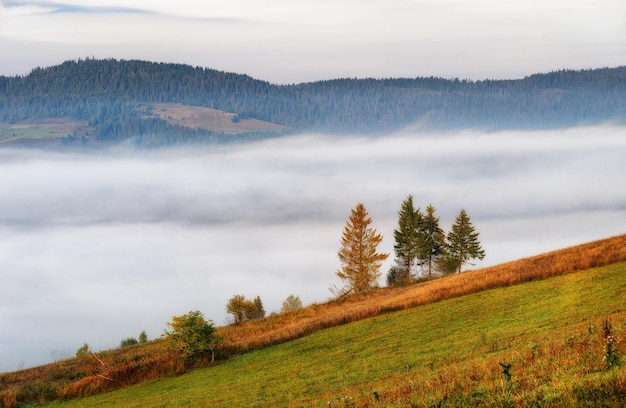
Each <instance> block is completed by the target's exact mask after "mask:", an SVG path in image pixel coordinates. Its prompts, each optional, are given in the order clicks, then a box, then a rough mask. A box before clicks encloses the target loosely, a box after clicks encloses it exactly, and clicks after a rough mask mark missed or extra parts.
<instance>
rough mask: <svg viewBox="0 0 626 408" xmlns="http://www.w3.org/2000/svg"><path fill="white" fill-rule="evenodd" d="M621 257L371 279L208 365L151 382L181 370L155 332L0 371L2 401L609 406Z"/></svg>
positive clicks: (622, 242)
mask: <svg viewBox="0 0 626 408" xmlns="http://www.w3.org/2000/svg"><path fill="white" fill-rule="evenodd" d="M624 261H626V235H622V236H618V237H613V238H609V239H605V240H600V241H594V242H590V243H588V244H584V245H579V246H575V247H571V248H566V249H563V250H559V251H553V252H550V253H546V254H542V255H538V256H535V257H530V258H525V259H521V260H519V261H515V262H511V263H507V264H503V265H500V266H496V267H492V268H486V269H482V270H477V271H473V272H467V273H463V274H460V275H452V276H447V277H443V278H439V279H435V280H431V281H427V282H422V283H418V284H414V285H409V286H406V287H401V288H388V289H379V290H376V291H373V292H372V293H370V294H368V295H365V296H362V297H360V298H350V299H347V300H342V301H340V300H335V301H330V302H327V303H325V304H316V305H312V306H309V307H307V308H304V309H302V310H300V311H297V312H292V313H285V314H278V315H274V316H270V317H268V318H266V319H261V320H257V321H251V322H248V323H246V324H241V325H231V326H224V327H221V328H219V334H220V335H221V336H223V337H224V339H225V342H224V344H225V346H224V347H223V348H222V350H220V354H221V355H220V357H221V358H222V361H221V362H220V363H219V364H217V365H216V366H213V367H208V368H202V369H197V370H195V371H189V372H187V373H185V374H183V375H180V376H176V377H170V378H160V377H169V376H173V375H177V374H182V373H184V372H185V371H186V369H187V368H189V367H187V368H186V367H184V365H183V364H182V363H181V362H180V361H179V360H178V359H176V356H175V355H174V354H173V353H172V352H171V351H169V350H167V349H166V348H165V347H164V344H163V342H162V341H154V342H150V343H148V344H145V345H138V346H132V347H128V348H123V349H118V350H111V351H108V352H102V353H96V354H93V355H87V356H82V357H81V358H75V359H70V360H66V361H61V362H58V363H56V364H52V365H48V366H43V367H39V368H36V369H31V370H24V371H20V372H16V373H8V374H4V375H1V376H0V401H2V402H3V403H4V406H6V407H13V406H15V405H17V404H18V403H26V402H29V401H30V402H33V401H39V402H45V401H49V400H51V399H61V400H68V401H65V402H55V403H53V404H52V405H51V406H70V407H73V406H128V407H134V406H206V405H211V406H242V405H245V406H255V404H257V406H312V407H314V406H374V405H375V404H379V405H380V406H389V405H391V406H393V405H397V406H433V405H437V404H439V406H446V405H448V406H463V405H466V406H475V405H493V406H506V405H510V406H564V405H565V406H567V405H570V406H571V405H581V404H584V403H586V401H588V400H590V401H592V402H593V401H596V402H598V401H597V400H598V399H601V400H602V401H603V402H606V403H607V404H609V406H611V405H610V404H612V401H614V400H619V399H620V398H622V399H623V398H624V393H625V392H626V372H625V370H624V368H613V369H611V370H607V369H606V361H605V358H606V357H607V352H606V347H607V342H606V341H605V338H604V336H603V333H604V332H603V329H602V326H603V322H604V321H605V319H609V321H610V322H611V323H612V326H613V335H614V336H615V338H617V339H619V340H620V343H618V344H617V345H616V346H617V347H618V353H623V343H621V339H623V338H624V333H625V332H626V330H625V329H626V327H625V324H626V297H625V296H624V290H625V288H626V279H624V273H626V263H625V262H624ZM501 363H502V364H501ZM509 365H510V366H509ZM506 367H509V368H506ZM191 368H197V367H191ZM505 373H506V374H505ZM147 380H150V381H147ZM142 381H144V382H143V384H140V385H136V386H130V385H132V384H134V383H137V382H142ZM120 387H126V388H122V389H121V390H118V391H113V392H110V393H107V394H101V395H97V396H94V397H88V398H83V399H81V398H79V399H72V398H76V397H85V396H88V395H90V394H97V393H101V392H104V391H109V390H112V389H115V388H120ZM590 406H594V405H590ZM616 406H618V405H616Z"/></svg>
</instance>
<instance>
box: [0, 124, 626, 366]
mask: <svg viewBox="0 0 626 408" xmlns="http://www.w3.org/2000/svg"><path fill="white" fill-rule="evenodd" d="M623 135H624V128H623V127H612V126H604V127H591V128H576V129H568V130H560V131H536V132H496V133H487V134H483V133H479V132H459V133H453V134H445V135H441V134H433V135H431V134H418V135H416V134H394V135H387V136H384V137H377V138H363V137H347V136H346V137H343V138H336V137H334V138H333V137H330V136H324V135H298V136H290V137H285V138H280V139H274V140H268V141H264V142H255V143H249V144H243V145H232V146H222V147H212V148H209V147H207V148H205V149H193V150H191V149H190V150H187V149H174V150H161V151H154V152H136V151H124V150H123V149H121V150H119V151H114V152H100V153H94V154H91V155H85V154H71V153H59V152H57V153H54V152H44V151H34V150H28V151H21V150H6V149H1V150H0V197H2V199H1V200H0V273H1V274H2V275H1V276H2V285H0V372H2V371H12V370H16V369H18V368H23V367H31V366H35V365H39V364H43V363H47V362H51V361H56V360H59V359H63V358H67V357H71V356H73V355H74V354H75V353H76V350H78V348H79V347H81V346H82V345H83V344H84V343H88V344H89V345H90V346H91V348H92V349H93V350H94V351H98V350H105V349H110V348H115V347H118V346H119V344H120V341H121V340H122V339H126V338H128V337H135V338H136V337H137V336H139V334H140V333H141V331H142V330H145V331H146V333H147V334H148V337H149V338H150V339H154V338H157V337H159V336H160V335H161V334H162V333H163V331H164V330H165V329H166V328H167V326H166V323H167V322H169V321H171V318H172V316H179V315H183V314H185V313H187V312H189V311H193V310H199V311H201V312H202V313H203V314H204V315H205V317H206V318H208V319H212V320H213V321H214V322H215V324H216V325H218V326H221V325H224V324H227V323H228V320H227V318H228V316H227V313H226V311H225V306H226V303H227V301H228V299H229V298H231V297H232V296H234V295H236V294H242V295H244V296H246V297H247V298H249V299H252V298H254V297H256V296H260V297H261V299H262V301H263V304H264V306H265V310H266V311H267V313H271V312H278V311H279V310H280V308H281V305H282V302H283V301H284V300H285V299H286V298H287V297H288V296H289V295H291V294H293V295H295V296H299V297H300V299H301V300H302V302H303V304H304V305H308V304H311V303H314V302H324V301H326V300H328V299H330V298H331V297H332V292H331V291H330V288H331V287H332V286H333V285H334V286H337V287H341V286H342V282H341V281H340V280H339V279H338V278H337V277H336V276H335V272H336V271H337V270H338V269H339V268H340V266H341V265H340V263H339V260H338V257H337V251H338V250H339V247H340V240H341V234H342V231H343V227H344V226H345V223H346V220H347V219H348V217H349V215H350V210H351V209H352V208H354V207H355V206H356V204H357V203H359V202H362V203H363V204H364V205H365V207H366V209H367V210H368V212H369V214H370V216H371V217H372V227H373V228H375V229H376V230H377V231H378V232H380V233H381V234H382V235H383V241H382V243H381V244H380V246H379V248H378V249H379V251H380V252H384V253H391V254H392V255H391V256H390V257H389V258H388V260H387V261H386V263H385V264H384V265H383V268H382V270H381V273H382V276H381V279H380V281H379V283H380V284H381V285H384V282H385V276H386V273H387V272H388V270H389V268H390V267H391V265H393V258H394V256H393V243H394V242H393V230H394V229H395V228H397V222H398V219H397V213H398V211H399V210H400V206H401V204H402V201H403V200H404V199H406V197H407V196H408V195H409V194H411V195H413V196H414V203H415V205H416V206H419V207H421V208H422V210H424V209H425V207H426V206H427V205H428V204H432V205H433V206H434V207H435V208H436V209H437V212H436V215H438V216H439V217H440V225H441V227H442V228H443V229H444V231H446V232H447V231H449V230H450V227H451V225H452V223H453V221H454V218H455V217H456V216H457V215H458V213H459V212H460V210H461V209H465V210H466V212H467V214H468V215H469V216H470V218H471V220H472V222H473V224H474V225H475V227H476V230H477V231H478V232H479V234H480V235H479V239H480V241H481V243H482V246H483V248H484V249H485V252H486V257H485V259H483V260H482V261H477V262H475V263H474V265H466V267H465V269H474V268H479V267H482V266H489V265H494V264H498V263H502V262H506V261H511V260H516V259H519V258H522V257H525V256H532V255H536V254H539V253H543V252H546V251H551V250H555V249H559V248H564V247H567V246H570V245H575V244H580V243H584V242H588V241H591V240H595V239H601V238H606V237H610V236H615V235H620V234H623V233H626V231H625V230H624V225H626V190H625V189H624V188H623V184H624V183H623V175H624V174H626V162H625V161H624V157H626V139H625V138H624V137H623Z"/></svg>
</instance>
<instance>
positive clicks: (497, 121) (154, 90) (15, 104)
mask: <svg viewBox="0 0 626 408" xmlns="http://www.w3.org/2000/svg"><path fill="white" fill-rule="evenodd" d="M157 103H159V104H167V103H169V104H182V105H190V106H197V107H206V108H211V109H216V110H219V111H223V112H229V113H232V114H233V115H231V119H232V121H233V122H234V123H237V122H238V121H241V120H246V119H249V118H253V119H257V120H260V121H264V122H269V123H271V124H275V125H282V126H284V127H286V128H282V127H281V128H280V129H288V130H280V131H268V130H267V129H265V130H264V131H262V132H256V133H255V132H250V131H249V129H248V130H246V131H245V132H244V131H241V133H240V137H253V136H254V137H259V136H267V135H268V134H282V133H284V132H286V131H288V132H300V131H318V132H328V133H344V132H345V133H382V132H390V131H397V130H400V129H404V128H410V129H413V130H453V129H461V128H481V129H489V130H495V129H522V128H523V129H534V128H554V127H563V126H574V125H579V124H597V123H603V122H607V121H612V122H618V123H623V122H624V121H626V67H617V68H601V69H593V70H579V71H573V70H562V71H558V72H551V73H547V74H535V75H531V76H528V77H526V78H524V79H519V80H485V81H466V80H458V79H442V78H434V77H429V78H412V79H411V78H397V79H395V78H389V79H373V78H367V79H348V78H344V79H335V80H328V81H318V82H311V83H302V84H292V85H275V84H270V83H269V82H266V81H261V80H257V79H254V78H251V77H250V76H248V75H241V74H234V73H226V72H221V71H217V70H213V69H207V68H201V67H192V66H189V65H182V64H166V63H153V62H146V61H136V60H114V59H106V60H96V59H85V60H73V61H67V62H64V63H62V64H60V65H57V66H52V67H48V68H35V69H33V70H32V71H31V73H30V74H28V75H25V76H15V77H5V76H0V122H2V123H5V124H6V123H9V124H15V123H22V122H25V121H33V120H40V121H41V120H49V119H52V118H57V119H58V118H66V119H72V120H74V121H82V122H81V123H84V125H85V126H84V127H83V128H80V127H79V128H76V129H75V130H74V131H73V132H72V133H68V135H67V137H66V138H64V141H66V142H73V141H75V140H77V138H79V137H82V139H83V141H85V136H87V137H88V138H89V137H92V138H93V140H97V141H100V142H108V141H120V140H124V139H127V138H129V137H137V136H139V138H138V139H137V140H138V141H139V142H140V143H152V144H169V143H174V142H180V141H181V140H183V141H185V140H194V141H198V140H201V141H203V140H208V141H222V140H228V139H230V138H231V137H232V132H231V135H229V136H226V135H225V134H223V133H221V132H220V131H216V130H215V129H213V130H211V129H210V127H206V128H205V129H202V128H200V129H199V128H197V127H196V128H190V127H186V126H185V124H184V123H183V122H180V121H179V122H177V123H172V122H168V120H167V115H166V114H161V115H150V104H157ZM139 106H142V107H143V109H139V108H138V107H139ZM146 107H147V110H146ZM181 123H182V124H181ZM234 132H235V133H237V131H234ZM0 137H1V136H0Z"/></svg>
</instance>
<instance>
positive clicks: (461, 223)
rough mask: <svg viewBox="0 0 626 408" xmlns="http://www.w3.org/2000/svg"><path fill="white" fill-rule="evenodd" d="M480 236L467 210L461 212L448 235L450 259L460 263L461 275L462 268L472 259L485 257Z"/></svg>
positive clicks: (459, 271) (458, 270) (459, 270)
mask: <svg viewBox="0 0 626 408" xmlns="http://www.w3.org/2000/svg"><path fill="white" fill-rule="evenodd" d="M478 235H479V234H478V232H476V229H475V227H474V225H473V224H472V222H471V220H470V218H469V216H468V215H467V213H466V212H465V210H461V212H460V213H459V215H458V216H457V217H456V220H455V221H454V224H452V230H451V231H450V232H449V233H448V237H447V245H446V246H447V250H448V254H449V255H450V257H451V258H453V259H455V260H456V261H457V262H458V269H457V272H458V273H461V267H462V266H463V264H465V263H466V262H467V261H469V260H470V259H475V258H478V259H483V258H484V257H485V251H484V250H483V249H482V247H481V246H480V241H479V240H478Z"/></svg>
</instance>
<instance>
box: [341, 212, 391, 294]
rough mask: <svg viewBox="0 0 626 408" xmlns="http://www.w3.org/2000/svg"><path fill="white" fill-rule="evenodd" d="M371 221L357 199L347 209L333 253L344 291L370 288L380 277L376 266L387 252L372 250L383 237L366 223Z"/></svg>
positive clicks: (353, 291) (385, 257) (378, 267)
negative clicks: (337, 244) (347, 216)
mask: <svg viewBox="0 0 626 408" xmlns="http://www.w3.org/2000/svg"><path fill="white" fill-rule="evenodd" d="M371 223H372V219H371V217H369V215H368V213H367V210H366V209H365V206H364V205H363V204H361V203H358V204H357V206H356V207H355V208H354V209H353V210H352V211H351V214H350V218H348V221H347V222H346V226H345V228H344V230H343V236H342V237H341V249H339V252H338V253H337V255H338V256H339V260H340V261H341V265H342V266H341V269H340V270H338V271H337V276H338V277H339V278H341V279H343V280H345V281H346V291H345V292H344V293H362V292H366V291H368V290H369V289H371V288H372V287H373V286H374V285H375V284H376V281H377V280H378V278H379V277H380V267H381V266H382V263H383V261H384V260H385V259H387V257H388V256H389V254H381V253H378V252H376V248H377V247H378V244H380V242H381V241H382V239H383V237H382V235H380V234H379V233H378V232H376V230H375V229H373V228H372V227H370V224H371Z"/></svg>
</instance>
